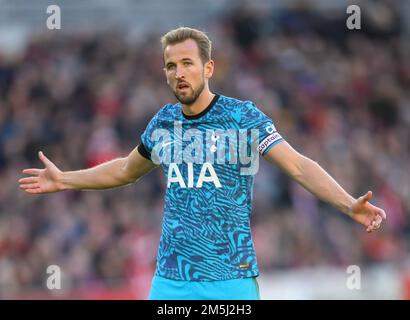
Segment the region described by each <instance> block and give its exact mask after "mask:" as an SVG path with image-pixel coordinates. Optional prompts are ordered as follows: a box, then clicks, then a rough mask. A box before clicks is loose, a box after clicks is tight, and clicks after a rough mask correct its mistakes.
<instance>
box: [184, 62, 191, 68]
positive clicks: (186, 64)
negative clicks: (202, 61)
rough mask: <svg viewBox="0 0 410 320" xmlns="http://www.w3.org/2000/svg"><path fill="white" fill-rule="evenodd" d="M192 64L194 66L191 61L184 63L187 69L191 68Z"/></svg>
mask: <svg viewBox="0 0 410 320" xmlns="http://www.w3.org/2000/svg"><path fill="white" fill-rule="evenodd" d="M191 64H192V62H190V61H185V62H184V66H185V67H187V66H190V65H191Z"/></svg>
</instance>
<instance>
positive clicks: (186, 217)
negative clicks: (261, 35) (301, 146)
mask: <svg viewBox="0 0 410 320" xmlns="http://www.w3.org/2000/svg"><path fill="white" fill-rule="evenodd" d="M161 41H162V47H163V59H164V72H165V76H166V79H167V83H168V85H169V86H170V88H171V89H172V91H173V93H174V94H175V97H176V98H177V100H178V103H176V104H166V105H165V106H164V107H162V108H161V109H160V110H159V111H158V112H157V114H156V115H155V116H154V117H153V119H152V120H151V121H150V122H149V124H148V125H147V127H146V129H145V131H144V133H143V134H142V136H141V142H140V143H139V145H138V146H137V147H136V148H135V149H134V150H133V151H131V153H130V154H129V155H128V156H127V157H124V158H118V159H114V160H111V161H108V162H106V163H103V164H100V165H98V166H96V167H93V168H89V169H86V170H78V171H67V172H62V171H60V170H59V169H58V168H57V166H56V165H55V164H54V163H53V162H51V161H50V160H49V159H48V158H47V157H46V156H45V155H44V154H43V153H42V152H41V151H40V152H39V158H40V160H41V161H42V163H43V164H44V166H45V168H44V169H25V170H23V173H25V174H28V175H30V176H29V177H25V178H22V179H20V180H19V182H20V187H21V188H22V189H24V190H25V192H27V193H29V194H44V193H49V192H57V191H63V190H69V189H75V190H85V189H88V190H89V189H93V190H96V189H107V188H113V187H118V186H122V185H126V184H130V183H133V182H136V181H137V180H139V179H140V178H141V177H142V176H143V175H145V174H147V173H148V172H150V171H151V170H153V169H155V168H157V167H159V166H160V167H161V168H162V170H163V171H164V173H165V175H166V177H167V186H166V187H167V188H166V194H165V205H164V217H163V225H162V234H161V239H160V244H159V249H158V257H157V267H156V272H155V276H154V278H153V280H152V286H151V291H150V296H149V298H150V299H259V289H258V284H257V281H256V277H257V276H258V275H259V271H258V266H257V261H256V255H255V250H254V246H253V242H252V237H251V227H250V216H251V201H252V188H253V178H254V175H255V173H256V172H257V168H258V162H257V160H258V156H259V154H260V155H261V156H263V157H264V158H265V159H267V160H268V161H269V162H271V163H273V164H275V165H277V166H278V167H279V168H280V169H282V170H283V171H284V172H286V173H287V174H288V175H289V176H290V177H292V178H293V179H295V180H296V181H297V182H298V183H299V184H300V185H302V186H303V187H304V188H306V189H307V190H308V191H310V192H311V193H312V194H314V195H315V196H317V197H318V198H320V199H321V200H323V201H325V202H327V203H329V204H330V205H332V206H334V207H335V208H337V209H338V210H340V211H341V212H343V213H345V214H347V215H348V216H349V217H351V218H352V219H353V220H355V221H357V222H358V223H360V224H362V225H364V226H365V228H366V230H367V231H368V232H372V231H373V230H375V229H377V228H379V227H380V225H381V223H382V220H383V219H386V214H385V212H384V210H383V209H381V208H378V207H376V206H374V205H372V204H370V203H369V200H370V199H371V197H372V192H371V191H369V192H367V193H366V194H364V195H362V196H361V197H359V198H357V199H355V198H354V197H352V196H351V195H349V194H348V193H347V192H346V191H345V190H344V189H343V188H342V187H341V186H339V185H338V183H337V182H336V181H335V180H334V179H333V178H332V177H331V176H330V175H329V174H327V173H326V171H324V170H323V169H322V168H321V167H320V166H319V165H318V164H317V163H316V162H314V161H312V160H311V159H308V158H307V157H305V156H303V155H301V154H300V153H298V152H297V151H295V150H294V149H293V148H292V147H291V146H290V145H289V143H287V142H286V141H285V140H284V139H283V138H282V137H281V135H280V134H279V133H278V132H277V130H276V128H275V126H274V123H273V121H272V119H270V118H269V117H267V116H266V115H265V114H264V113H263V112H261V111H260V110H259V109H258V108H257V107H256V106H255V104H254V103H252V102H251V101H240V100H237V99H233V98H230V97H227V96H223V95H220V94H215V93H212V92H211V91H210V89H209V79H211V77H212V74H213V71H214V61H213V60H212V59H211V41H210V40H209V38H208V37H207V35H206V34H205V33H203V32H201V31H199V30H196V29H192V28H187V27H181V28H178V29H175V30H171V31H169V32H168V33H167V34H165V35H164V36H163V37H162V39H161ZM255 155H256V156H255ZM136 214H138V213H136Z"/></svg>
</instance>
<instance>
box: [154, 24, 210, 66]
mask: <svg viewBox="0 0 410 320" xmlns="http://www.w3.org/2000/svg"><path fill="white" fill-rule="evenodd" d="M188 39H192V40H194V41H195V42H196V44H197V45H198V49H199V55H200V57H201V60H202V63H205V62H208V61H209V60H211V52H212V41H211V40H210V39H209V38H208V36H207V35H206V34H205V32H203V31H200V30H197V29H194V28H189V27H179V28H177V29H173V30H171V31H168V32H167V33H166V34H164V35H163V36H162V37H161V45H162V53H163V54H164V52H165V49H166V47H167V46H169V45H173V44H177V43H180V42H184V41H185V40H188Z"/></svg>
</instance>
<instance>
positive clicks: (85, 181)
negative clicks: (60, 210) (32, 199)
mask: <svg viewBox="0 0 410 320" xmlns="http://www.w3.org/2000/svg"><path fill="white" fill-rule="evenodd" d="M39 158H40V160H41V161H42V162H43V164H44V169H25V170H23V173H25V174H28V175H30V176H29V177H25V178H21V179H20V180H19V183H20V188H21V189H23V190H24V191H25V192H27V193H30V194H43V193H51V192H58V191H63V190H98V189H109V188H114V187H119V186H123V185H126V184H129V183H132V182H135V181H137V180H138V179H139V178H140V177H142V176H143V175H144V174H146V173H148V172H149V171H151V170H152V169H154V168H155V167H156V165H155V164H154V163H153V162H152V161H150V160H148V159H146V158H144V157H143V156H141V155H140V154H139V152H138V150H137V148H135V149H134V150H133V151H131V153H130V154H129V155H128V156H127V157H124V158H118V159H114V160H111V161H108V162H105V163H102V164H100V165H98V166H95V167H93V168H89V169H84V170H77V171H65V172H63V171H61V170H60V169H59V168H57V166H56V165H55V164H54V163H53V162H51V161H50V160H49V159H48V158H47V157H46V156H45V155H44V154H43V153H42V152H41V151H40V152H39Z"/></svg>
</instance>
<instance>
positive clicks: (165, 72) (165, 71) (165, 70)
mask: <svg viewBox="0 0 410 320" xmlns="http://www.w3.org/2000/svg"><path fill="white" fill-rule="evenodd" d="M162 70H164V74H165V79H167V85H169V80H168V77H167V69H166V68H165V67H164V68H162Z"/></svg>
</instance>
